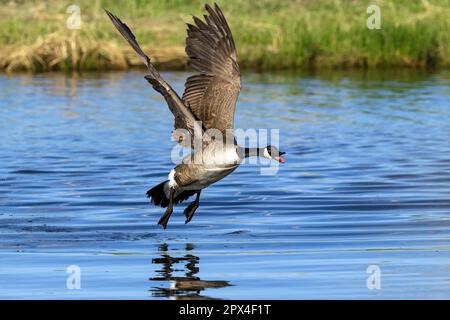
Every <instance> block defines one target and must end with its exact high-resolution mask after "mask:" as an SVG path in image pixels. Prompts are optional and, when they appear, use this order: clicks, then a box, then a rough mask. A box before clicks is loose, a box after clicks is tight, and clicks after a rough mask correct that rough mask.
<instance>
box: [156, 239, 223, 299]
mask: <svg viewBox="0 0 450 320" xmlns="http://www.w3.org/2000/svg"><path fill="white" fill-rule="evenodd" d="M193 249H194V245H192V244H190V243H188V244H186V245H185V250H184V252H182V251H181V252H180V256H179V257H175V256H173V255H174V253H173V251H172V253H171V254H172V255H171V254H169V245H168V244H166V243H164V244H161V245H160V246H159V252H160V257H158V258H154V259H152V263H154V264H157V265H161V269H159V270H156V276H155V277H152V278H150V280H151V281H159V282H165V284H166V285H163V286H155V287H152V289H151V290H150V291H151V292H152V296H153V297H166V298H171V299H177V300H190V299H214V298H213V297H209V296H205V295H201V292H202V291H204V290H205V289H209V288H223V287H228V286H230V284H229V283H228V281H221V280H201V279H200V278H199V277H197V276H196V274H197V273H198V272H199V270H200V269H199V267H198V264H199V261H200V259H199V257H197V256H195V255H193V254H192V252H191V251H192V250H193ZM175 274H180V275H183V276H175ZM167 282H169V283H168V284H167Z"/></svg>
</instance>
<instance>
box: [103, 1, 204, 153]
mask: <svg viewBox="0 0 450 320" xmlns="http://www.w3.org/2000/svg"><path fill="white" fill-rule="evenodd" d="M105 11H106V14H107V15H108V17H109V18H110V19H111V22H112V23H113V24H114V26H115V27H116V28H117V30H118V31H119V32H120V34H121V35H122V36H123V37H124V38H125V40H127V42H128V43H129V44H130V46H131V47H132V48H133V49H134V51H136V53H137V54H138V55H139V56H140V57H141V59H142V61H143V62H144V64H145V65H146V66H147V69H148V71H149V74H148V75H146V76H145V79H146V80H147V81H148V82H149V83H150V84H151V85H152V86H153V88H154V89H155V90H156V91H158V92H159V93H161V95H162V96H163V97H164V98H165V100H166V102H167V105H168V106H169V109H170V111H171V112H172V114H173V115H174V117H175V129H187V130H188V131H189V134H190V136H191V137H193V136H194V133H195V132H198V133H199V134H201V133H202V132H203V128H202V127H201V126H200V125H199V123H198V122H197V121H198V119H197V118H196V117H195V115H194V114H193V113H192V111H191V110H190V109H189V108H188V107H187V106H186V105H185V104H184V102H183V101H182V100H181V99H180V98H179V96H178V94H177V93H176V92H175V91H174V90H173V89H172V87H171V86H170V85H169V84H168V83H167V82H166V81H165V80H164V79H163V78H162V77H161V75H160V74H159V72H158V71H157V70H156V69H155V67H154V66H153V64H152V63H151V61H150V58H149V57H148V56H147V55H146V54H145V53H144V52H143V51H142V49H141V47H140V46H139V44H138V42H137V41H136V38H135V36H134V35H133V33H132V32H131V30H130V28H129V27H128V26H127V25H126V24H125V23H123V22H122V21H121V20H120V19H119V18H118V17H117V16H115V15H114V14H112V13H111V12H109V11H108V10H106V9H105ZM174 136H175V137H176V139H177V140H178V142H181V143H183V142H187V137H185V136H180V135H175V134H174ZM180 137H181V138H182V139H179V138H180ZM208 141H209V137H208V136H207V135H203V143H206V142H208ZM191 145H192V146H194V144H193V143H191Z"/></svg>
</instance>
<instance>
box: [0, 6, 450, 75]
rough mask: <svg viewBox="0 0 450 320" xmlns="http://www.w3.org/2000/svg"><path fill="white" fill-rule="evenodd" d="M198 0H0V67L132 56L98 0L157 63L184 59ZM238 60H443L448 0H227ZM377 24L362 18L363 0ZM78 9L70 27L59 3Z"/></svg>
mask: <svg viewBox="0 0 450 320" xmlns="http://www.w3.org/2000/svg"><path fill="white" fill-rule="evenodd" d="M204 2H205V0H158V1H156V0H128V1H114V0H78V1H72V0H71V1H38V0H36V1H34V0H27V1H24V0H20V1H19V0H16V1H11V0H0V48H1V50H0V70H6V71H8V72H14V71H19V70H31V71H46V70H74V69H75V70H102V69H127V68H130V67H134V66H138V65H140V61H139V60H138V59H137V58H136V57H135V55H134V54H133V53H132V52H131V51H130V49H129V48H128V45H127V44H126V43H125V41H123V40H122V39H121V38H120V36H119V35H118V34H117V33H116V31H115V30H114V28H113V26H112V25H111V23H110V22H109V20H108V19H107V17H106V15H105V14H104V12H103V10H102V8H103V7H105V8H108V9H109V10H111V11H112V12H114V13H116V14H117V15H118V16H119V17H121V18H122V19H123V20H124V21H125V22H126V23H127V24H128V25H130V27H131V28H132V29H133V30H134V31H135V34H136V36H137V38H138V40H139V41H140V42H141V44H142V46H143V47H144V48H145V49H146V50H147V51H148V52H149V53H150V54H151V56H152V59H153V60H154V61H155V62H156V63H157V64H158V65H159V66H160V67H162V68H165V69H182V68H184V65H185V59H186V57H185V54H184V43H185V35H186V32H185V24H184V23H185V22H191V15H192V14H194V15H201V14H203V10H202V6H203V3H204ZM218 2H219V4H221V7H222V9H223V11H224V12H225V15H226V16H227V18H228V21H229V24H230V26H231V29H232V30H233V33H234V37H235V40H236V43H237V46H238V53H239V62H240V65H241V66H242V67H243V68H251V69H256V70H274V69H285V68H290V69H306V68H335V67H337V68H341V67H362V68H377V67H380V68H381V67H414V68H426V67H442V68H449V67H450V3H449V1H448V0H384V1H381V0H379V1H363V0H317V1H312V0H258V1H244V0H227V1H218ZM372 3H375V4H378V5H379V7H380V8H381V30H369V29H367V27H366V19H367V16H368V14H367V13H366V9H367V6H368V5H369V4H372ZM71 4H76V5H78V6H79V7H80V9H81V23H82V24H81V29H79V30H69V29H68V28H67V26H66V20H67V18H68V17H69V15H70V14H68V13H66V10H67V7H68V6H69V5H71Z"/></svg>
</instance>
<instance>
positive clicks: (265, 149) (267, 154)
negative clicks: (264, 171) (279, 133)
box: [264, 148, 272, 159]
mask: <svg viewBox="0 0 450 320" xmlns="http://www.w3.org/2000/svg"><path fill="white" fill-rule="evenodd" d="M264 157H265V158H268V159H272V157H271V156H270V154H269V151H267V148H264Z"/></svg>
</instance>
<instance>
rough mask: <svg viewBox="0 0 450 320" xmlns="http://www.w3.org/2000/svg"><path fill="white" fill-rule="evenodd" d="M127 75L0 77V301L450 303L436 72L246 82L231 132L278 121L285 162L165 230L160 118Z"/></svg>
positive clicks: (443, 87) (207, 194)
mask: <svg viewBox="0 0 450 320" xmlns="http://www.w3.org/2000/svg"><path fill="white" fill-rule="evenodd" d="M143 75H144V74H143V73H140V72H130V73H107V74H104V75H90V74H88V75H82V76H78V77H65V76H62V75H38V76H27V75H16V76H6V75H0V90H1V92H0V164H1V165H0V298H31V299H43V298H51V299H68V298H75V299H78V298H89V299H90V298H97V299H100V298H125V299H129V298H137V299H167V298H222V299H230V298H243V299H259V298H275V299H313V298H324V299H329V298H336V299H349V298H363V299H372V298H386V299H397V298H439V299H442V298H446V299H448V298H450V263H449V262H450V261H449V258H450V239H449V236H450V143H449V141H450V89H449V88H450V80H449V79H450V74H449V73H446V72H441V73H431V74H427V73H417V72H411V73H409V72H408V73H404V72H403V73H397V72H394V71H392V72H389V73H380V74H362V73H355V74H349V73H337V72H329V73H327V74H316V75H315V74H309V75H298V76H293V75H284V74H282V73H279V74H262V75H257V74H247V75H246V76H244V79H243V83H244V85H243V90H242V93H241V96H240V101H239V104H238V110H237V117H236V126H237V127H239V128H279V129H280V149H281V150H283V151H286V152H287V156H286V159H287V163H286V164H285V165H283V166H281V167H280V170H279V172H278V173H277V174H276V175H273V176H264V175H261V174H260V168H259V167H258V166H256V165H245V166H242V167H240V168H239V169H238V170H237V171H236V172H235V173H234V174H232V175H231V176H229V177H227V178H226V179H224V180H222V181H220V182H218V183H217V184H215V185H213V186H212V187H210V188H208V189H206V190H205V191H204V192H203V193H202V197H201V206H200V208H199V209H198V211H197V213H196V215H195V217H194V219H193V220H192V222H191V223H189V224H187V225H185V224H184V218H183V216H182V211H183V209H184V206H185V205H186V204H187V203H186V204H184V205H183V206H179V207H176V209H175V212H174V214H173V216H172V219H171V221H170V224H169V228H168V229H167V230H166V231H163V230H162V229H161V228H159V227H158V226H157V224H156V223H157V221H158V219H159V217H160V215H161V214H162V213H163V211H164V209H162V208H157V207H153V206H151V205H149V203H148V200H147V199H146V197H145V192H146V190H147V189H148V188H150V187H152V186H153V185H155V184H157V183H159V182H160V181H162V180H164V179H166V176H167V174H168V172H169V171H170V169H171V168H172V167H173V166H174V164H173V163H171V160H170V153H171V150H172V147H173V146H174V142H172V141H170V131H171V129H172V126H173V118H172V116H171V114H170V112H169V110H168V109H167V107H166V105H165V103H164V102H163V100H162V99H161V98H160V97H159V96H158V95H157V94H156V93H155V92H154V91H153V90H152V89H151V88H150V87H149V86H148V85H147V83H146V82H145V80H144V79H143ZM164 76H165V77H166V78H167V80H169V81H170V83H172V84H173V85H174V87H175V88H176V89H177V90H179V91H181V90H182V89H183V83H184V79H185V77H186V76H187V74H184V73H164ZM71 265H76V266H79V268H80V270H81V278H80V279H81V289H79V290H76V289H75V290H71V289H68V288H67V283H66V280H67V279H68V277H69V274H67V272H66V271H67V268H68V267H69V266H71ZM370 266H372V267H370ZM374 266H375V267H374ZM368 268H369V273H367V270H368ZM378 268H379V269H378ZM373 270H379V271H380V281H381V282H380V283H379V284H380V286H381V287H380V289H376V288H375V289H374V286H373V284H375V283H376V280H377V279H375V278H373V277H376V275H377V272H375V274H372V271H373ZM371 276H372V277H371ZM368 279H369V287H368V285H367V280H368ZM371 284H372V285H371ZM69 288H70V283H69ZM370 288H372V289H370Z"/></svg>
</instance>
